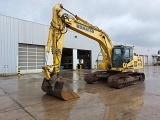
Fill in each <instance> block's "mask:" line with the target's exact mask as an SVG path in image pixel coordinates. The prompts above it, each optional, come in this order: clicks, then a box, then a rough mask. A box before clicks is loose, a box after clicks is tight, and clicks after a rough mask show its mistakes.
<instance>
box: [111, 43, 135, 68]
mask: <svg viewBox="0 0 160 120" xmlns="http://www.w3.org/2000/svg"><path fill="white" fill-rule="evenodd" d="M131 60H133V48H132V47H131V46H123V45H116V46H114V47H113V49H112V67H117V68H121V67H123V63H129V62H130V61H131Z"/></svg>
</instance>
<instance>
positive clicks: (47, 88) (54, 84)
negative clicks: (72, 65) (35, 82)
mask: <svg viewBox="0 0 160 120" xmlns="http://www.w3.org/2000/svg"><path fill="white" fill-rule="evenodd" d="M41 88H42V90H43V91H44V92H46V93H47V94H50V95H53V96H55V97H58V98H61V99H63V100H71V99H75V98H79V96H78V95H77V94H76V93H75V92H74V91H73V90H72V89H71V88H70V86H69V83H67V82H66V81H64V80H62V78H61V77H56V76H52V78H51V79H50V80H46V79H45V78H44V80H43V83H42V86H41Z"/></svg>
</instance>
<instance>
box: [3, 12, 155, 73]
mask: <svg viewBox="0 0 160 120" xmlns="http://www.w3.org/2000/svg"><path fill="white" fill-rule="evenodd" d="M48 30H49V26H47V25H42V24H38V23H34V22H30V21H26V20H22V19H17V18H13V17H9V16H4V15H0V74H16V73H17V69H18V66H19V67H20V69H21V73H33V72H41V71H42V66H44V65H51V64H52V55H51V54H46V53H45V46H46V43H47V38H48ZM114 44H117V43H116V42H114ZM134 48H135V52H136V53H137V54H139V55H141V56H143V58H144V63H145V65H153V64H154V63H155V61H156V57H157V55H156V53H157V51H156V50H155V49H148V48H142V47H138V46H135V47H134ZM99 52H100V47H99V44H98V43H97V42H95V41H93V40H90V39H89V38H87V37H85V36H83V35H81V34H78V33H76V32H74V31H71V30H69V31H68V32H67V33H66V35H65V43H64V49H63V55H62V56H63V57H62V64H61V65H62V66H61V67H62V69H76V66H77V64H79V63H80V64H81V65H82V68H83V69H92V68H94V66H95V65H96V64H97V61H98V60H97V58H98V59H99V60H100V59H101V58H100V56H99V57H98V54H99ZM153 54H154V55H153Z"/></svg>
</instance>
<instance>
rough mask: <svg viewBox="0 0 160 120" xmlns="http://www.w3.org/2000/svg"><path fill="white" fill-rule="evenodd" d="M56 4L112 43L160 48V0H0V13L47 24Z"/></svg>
mask: <svg viewBox="0 0 160 120" xmlns="http://www.w3.org/2000/svg"><path fill="white" fill-rule="evenodd" d="M57 3H62V4H63V6H64V7H65V8H66V9H68V10H69V11H71V12H72V13H74V14H77V15H78V16H80V17H81V18H83V19H85V20H87V21H88V22H90V23H92V24H93V25H95V26H98V27H99V28H100V29H102V30H104V31H105V32H106V33H107V34H108V35H109V36H110V38H111V40H112V41H114V42H120V43H126V44H132V45H135V46H136V45H138V46H145V47H152V48H157V49H160V0H0V14H2V15H7V16H12V17H16V18H20V19H25V20H29V21H34V22H38V23H41V24H45V25H49V24H50V21H51V17H52V13H51V12H52V7H53V6H54V5H55V4H57Z"/></svg>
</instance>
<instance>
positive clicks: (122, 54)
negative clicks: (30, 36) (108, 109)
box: [41, 4, 145, 100]
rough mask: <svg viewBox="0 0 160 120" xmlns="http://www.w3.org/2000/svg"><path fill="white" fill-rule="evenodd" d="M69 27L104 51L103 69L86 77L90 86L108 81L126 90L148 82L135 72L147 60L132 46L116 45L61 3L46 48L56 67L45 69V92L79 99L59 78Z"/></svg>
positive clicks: (99, 30)
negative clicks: (50, 53) (97, 82)
mask: <svg viewBox="0 0 160 120" xmlns="http://www.w3.org/2000/svg"><path fill="white" fill-rule="evenodd" d="M63 11H66V12H67V13H64V12H63ZM68 28H69V29H71V30H73V31H75V32H77V33H80V34H82V35H84V36H87V37H89V38H91V39H92V40H95V41H97V43H98V44H99V46H100V48H101V53H102V56H103V59H102V61H101V62H100V63H99V64H98V69H99V70H97V71H96V72H94V73H91V74H87V75H85V77H84V80H85V81H86V82H87V83H93V82H94V81H97V80H101V79H105V80H106V81H107V82H108V85H109V86H111V87H114V88H122V87H125V86H129V85H132V84H135V83H137V82H141V81H144V79H145V75H144V73H140V72H133V70H139V69H142V68H143V59H142V57H141V56H139V55H134V53H133V47H132V46H124V45H116V46H113V44H112V42H111V40H110V38H109V36H108V35H107V34H106V33H105V32H104V31H103V30H101V29H99V28H98V27H96V26H93V25H92V24H90V23H88V22H87V21H85V20H83V19H82V18H80V17H79V16H77V15H74V14H73V13H71V12H69V11H68V10H67V9H65V8H64V7H63V5H62V4H57V5H55V6H54V8H53V17H52V21H51V26H50V28H49V35H48V42H47V49H46V52H48V53H49V52H50V51H51V52H52V54H53V65H47V66H44V67H42V69H43V71H44V74H45V78H44V80H43V83H42V86H41V88H42V90H43V91H44V92H46V93H48V94H51V95H53V96H56V97H59V98H61V99H63V100H70V99H74V98H78V97H79V96H78V95H77V94H76V93H75V92H74V91H73V90H72V89H71V88H70V87H69V83H67V82H66V81H64V80H63V78H62V77H61V76H60V75H59V73H60V65H61V58H62V50H63V43H64V35H65V33H66V32H67V30H68Z"/></svg>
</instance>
